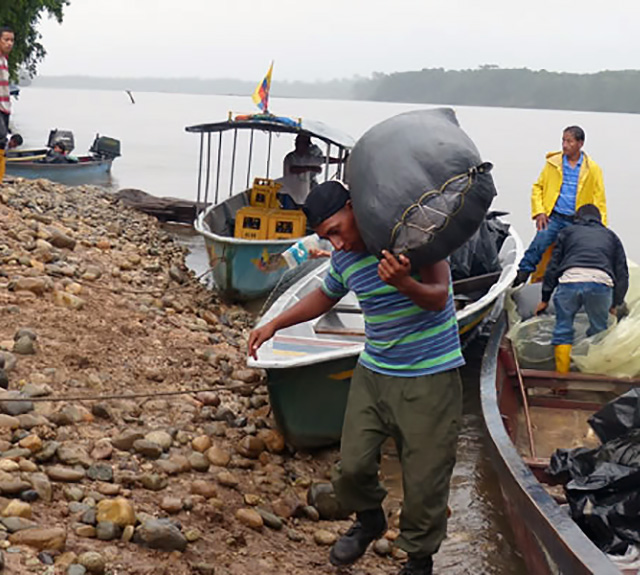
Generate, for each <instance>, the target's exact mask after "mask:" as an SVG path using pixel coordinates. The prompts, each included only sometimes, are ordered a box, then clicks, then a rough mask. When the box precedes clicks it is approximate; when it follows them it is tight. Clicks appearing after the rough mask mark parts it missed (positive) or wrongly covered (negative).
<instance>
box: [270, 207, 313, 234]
mask: <svg viewBox="0 0 640 575" xmlns="http://www.w3.org/2000/svg"><path fill="white" fill-rule="evenodd" d="M306 231H307V216H305V215H304V212H303V211H302V210H272V211H271V214H270V215H269V228H268V232H267V238H268V239H270V240H288V239H292V238H301V237H302V236H304V235H305V232H306Z"/></svg>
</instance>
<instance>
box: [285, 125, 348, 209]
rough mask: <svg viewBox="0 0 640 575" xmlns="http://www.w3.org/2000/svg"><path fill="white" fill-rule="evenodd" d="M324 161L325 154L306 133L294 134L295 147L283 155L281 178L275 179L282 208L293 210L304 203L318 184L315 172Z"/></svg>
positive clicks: (336, 159) (336, 161)
mask: <svg viewBox="0 0 640 575" xmlns="http://www.w3.org/2000/svg"><path fill="white" fill-rule="evenodd" d="M341 161H342V160H341V159H340V158H329V163H330V164H338V163H340V162H341ZM326 162H327V159H326V157H325V155H324V154H323V153H322V151H321V150H320V148H319V147H318V146H316V145H315V144H313V143H312V142H311V137H310V136H309V135H308V134H298V135H297V136H296V140H295V148H294V149H293V150H292V151H291V152H289V153H288V154H287V155H286V156H285V157H284V161H283V166H282V178H278V180H277V181H278V182H279V183H280V184H282V188H280V191H279V193H278V197H279V199H280V203H281V205H282V207H283V208H284V209H293V210H295V209H299V208H300V207H301V206H303V205H304V202H305V200H306V199H307V196H308V195H309V192H310V191H311V189H312V188H314V187H315V186H317V185H318V181H317V179H316V174H319V173H321V172H322V166H323V165H324V164H325V163H326Z"/></svg>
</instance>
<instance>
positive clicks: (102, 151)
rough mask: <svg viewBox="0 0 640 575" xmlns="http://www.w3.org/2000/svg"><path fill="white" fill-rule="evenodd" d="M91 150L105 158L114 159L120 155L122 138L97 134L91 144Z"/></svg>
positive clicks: (95, 154)
mask: <svg viewBox="0 0 640 575" xmlns="http://www.w3.org/2000/svg"><path fill="white" fill-rule="evenodd" d="M89 151H90V152H91V153H92V154H93V155H94V156H97V157H98V158H102V159H103V160H114V159H115V158H117V157H118V156H120V140H116V139H115V138H109V137H108V136H101V135H100V134H96V139H95V140H94V141H93V144H91V148H90V149H89Z"/></svg>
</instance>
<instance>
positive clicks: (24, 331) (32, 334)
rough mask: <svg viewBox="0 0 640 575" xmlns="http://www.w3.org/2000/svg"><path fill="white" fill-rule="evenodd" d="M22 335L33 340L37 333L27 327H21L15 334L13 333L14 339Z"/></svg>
mask: <svg viewBox="0 0 640 575" xmlns="http://www.w3.org/2000/svg"><path fill="white" fill-rule="evenodd" d="M23 337H27V338H29V339H30V340H32V341H35V340H36V339H38V334H37V333H36V332H35V330H33V329H31V328H28V327H21V328H20V329H18V330H17V331H16V333H15V334H13V339H14V341H18V340H19V339H21V338H23Z"/></svg>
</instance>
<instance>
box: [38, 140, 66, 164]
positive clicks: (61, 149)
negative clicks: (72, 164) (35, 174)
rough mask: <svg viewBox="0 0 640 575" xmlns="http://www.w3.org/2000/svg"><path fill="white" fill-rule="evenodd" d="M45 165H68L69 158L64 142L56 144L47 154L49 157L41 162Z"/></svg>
mask: <svg viewBox="0 0 640 575" xmlns="http://www.w3.org/2000/svg"><path fill="white" fill-rule="evenodd" d="M39 161H40V162H42V163H43V164H66V163H68V162H69V159H68V158H67V147H66V146H65V145H64V142H56V143H55V144H54V145H53V148H52V149H51V150H49V151H48V152H47V155H46V156H45V157H44V158H42V160H39Z"/></svg>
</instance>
